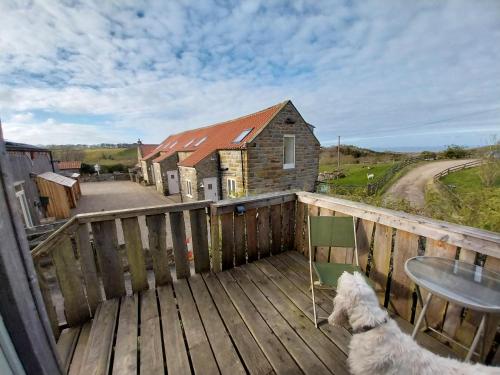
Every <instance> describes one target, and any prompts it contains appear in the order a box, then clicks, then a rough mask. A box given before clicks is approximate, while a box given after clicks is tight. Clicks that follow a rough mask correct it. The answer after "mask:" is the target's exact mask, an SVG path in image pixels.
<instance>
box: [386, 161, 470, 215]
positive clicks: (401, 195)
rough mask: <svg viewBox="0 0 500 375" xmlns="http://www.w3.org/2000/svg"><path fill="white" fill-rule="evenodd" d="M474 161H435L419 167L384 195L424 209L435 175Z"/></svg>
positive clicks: (387, 198)
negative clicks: (427, 193) (426, 189)
mask: <svg viewBox="0 0 500 375" xmlns="http://www.w3.org/2000/svg"><path fill="white" fill-rule="evenodd" d="M474 160H476V159H460V160H444V161H434V162H429V163H426V164H424V165H421V166H418V167H416V168H414V169H412V170H411V171H409V172H408V173H407V174H405V175H404V176H403V177H401V178H400V179H399V180H398V181H396V182H395V183H394V184H393V185H392V186H391V187H390V188H389V189H388V190H387V192H386V193H385V194H384V198H385V199H386V200H399V199H405V200H407V201H409V202H410V203H411V204H412V206H414V207H415V208H423V207H424V205H425V185H426V184H427V183H428V182H429V181H430V180H432V178H433V177H434V175H436V174H437V173H439V172H442V171H444V170H445V169H447V168H450V167H454V166H456V165H460V164H464V163H467V162H469V161H474Z"/></svg>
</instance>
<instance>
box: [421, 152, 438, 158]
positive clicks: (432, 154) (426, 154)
mask: <svg viewBox="0 0 500 375" xmlns="http://www.w3.org/2000/svg"><path fill="white" fill-rule="evenodd" d="M420 157H421V158H422V159H425V160H427V159H431V160H436V159H437V154H436V153H435V152H432V151H422V152H421V153H420Z"/></svg>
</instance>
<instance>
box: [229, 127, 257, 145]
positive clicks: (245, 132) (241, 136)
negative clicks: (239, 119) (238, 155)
mask: <svg viewBox="0 0 500 375" xmlns="http://www.w3.org/2000/svg"><path fill="white" fill-rule="evenodd" d="M252 130H253V128H250V129H245V130H243V131H242V132H241V133H240V135H238V136H237V137H236V138H235V139H234V140H233V143H240V142H241V141H242V140H244V139H245V138H246V136H247V135H248V134H250V132H251V131H252Z"/></svg>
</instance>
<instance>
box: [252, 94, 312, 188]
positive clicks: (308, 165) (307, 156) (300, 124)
mask: <svg viewBox="0 0 500 375" xmlns="http://www.w3.org/2000/svg"><path fill="white" fill-rule="evenodd" d="M285 134H291V135H295V168H292V169H284V168H283V136H284V135H285ZM247 152H248V170H247V175H248V177H247V178H246V179H245V180H246V185H247V189H248V193H249V194H252V195H253V194H261V193H265V192H271V191H280V190H289V189H300V190H306V191H313V190H314V184H315V182H316V179H317V176H318V166H319V152H320V144H319V141H318V140H317V139H316V137H315V136H314V135H313V133H312V131H311V130H310V128H309V126H308V125H307V123H306V122H305V121H304V119H303V118H302V116H300V114H299V112H298V111H297V109H296V108H295V107H294V106H293V104H292V103H290V102H289V103H288V104H287V105H286V106H285V107H284V108H283V109H282V110H281V111H280V112H279V113H278V114H277V115H276V117H275V118H274V119H273V120H271V123H270V124H269V125H268V126H266V127H265V128H264V130H263V131H262V132H261V133H260V134H259V135H258V136H257V137H256V138H255V139H254V140H253V142H251V143H249V144H248V148H247Z"/></svg>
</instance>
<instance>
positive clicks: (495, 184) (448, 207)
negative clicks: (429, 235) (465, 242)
mask: <svg viewBox="0 0 500 375" xmlns="http://www.w3.org/2000/svg"><path fill="white" fill-rule="evenodd" d="M485 168H490V169H491V168H493V169H492V170H491V171H490V172H489V175H490V177H491V176H494V175H496V178H495V177H492V178H490V179H491V181H492V183H491V184H489V186H486V185H485V184H484V183H483V180H484V175H485V173H484V172H485ZM494 168H497V170H496V172H494ZM441 182H442V183H443V184H444V185H445V186H446V187H447V189H433V190H431V191H429V192H428V194H427V195H426V206H427V207H426V208H427V210H428V214H430V215H432V217H435V218H438V219H442V220H446V221H454V222H457V223H460V224H464V225H469V226H473V227H478V228H483V229H487V230H492V231H496V232H500V211H499V210H498V207H500V166H499V165H498V164H497V165H496V166H495V165H491V164H490V165H489V166H487V167H477V168H470V169H465V170H463V171H459V172H455V173H450V174H449V175H448V176H445V177H444V178H443V179H441ZM450 191H451V193H450Z"/></svg>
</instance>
